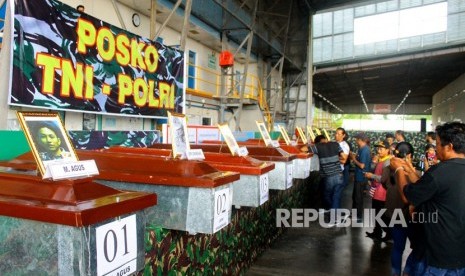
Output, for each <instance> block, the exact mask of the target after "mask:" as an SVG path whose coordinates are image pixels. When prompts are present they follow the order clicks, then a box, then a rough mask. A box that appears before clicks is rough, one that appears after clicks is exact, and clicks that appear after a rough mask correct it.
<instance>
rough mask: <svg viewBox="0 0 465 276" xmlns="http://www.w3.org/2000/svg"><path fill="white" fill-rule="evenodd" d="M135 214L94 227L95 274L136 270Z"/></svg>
mask: <svg viewBox="0 0 465 276" xmlns="http://www.w3.org/2000/svg"><path fill="white" fill-rule="evenodd" d="M136 226H137V225H136V215H132V216H129V217H126V218H123V219H121V220H116V221H114V222H111V223H108V224H105V225H102V226H100V227H97V228H96V229H95V231H96V233H95V236H96V238H95V239H96V247H97V276H100V275H115V276H116V275H130V274H131V273H133V272H136V270H137V262H136V259H137V230H136V229H137V228H136Z"/></svg>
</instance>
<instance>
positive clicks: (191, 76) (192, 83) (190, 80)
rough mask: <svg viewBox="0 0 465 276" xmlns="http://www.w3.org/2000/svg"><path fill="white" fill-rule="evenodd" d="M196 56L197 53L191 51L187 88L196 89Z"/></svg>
mask: <svg viewBox="0 0 465 276" xmlns="http://www.w3.org/2000/svg"><path fill="white" fill-rule="evenodd" d="M195 56H196V53H195V52H192V51H189V60H188V62H189V64H188V69H187V74H188V75H187V88H190V89H195Z"/></svg>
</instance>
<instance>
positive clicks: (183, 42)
mask: <svg viewBox="0 0 465 276" xmlns="http://www.w3.org/2000/svg"><path fill="white" fill-rule="evenodd" d="M191 10H192V0H186V8H185V10H184V22H183V26H182V32H181V39H180V41H179V45H180V48H181V50H182V51H184V49H185V48H186V37H187V32H188V31H189V17H190V15H191Z"/></svg>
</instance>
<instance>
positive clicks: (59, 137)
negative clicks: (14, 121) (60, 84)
mask: <svg viewBox="0 0 465 276" xmlns="http://www.w3.org/2000/svg"><path fill="white" fill-rule="evenodd" d="M17 115H18V119H19V121H20V123H21V127H22V128H23V130H24V133H25V135H26V138H27V140H28V143H29V145H30V147H31V150H32V153H33V155H34V158H35V160H36V161H37V165H38V167H39V170H40V172H41V174H42V175H45V174H46V169H47V167H48V166H49V165H50V164H51V163H56V162H70V161H78V158H77V155H76V153H75V151H74V148H73V145H72V144H71V141H70V140H69V138H68V135H67V133H66V130H65V127H64V126H63V123H62V122H61V120H60V116H59V115H58V113H53V112H50V113H46V112H22V111H19V112H17Z"/></svg>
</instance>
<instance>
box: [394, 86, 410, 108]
mask: <svg viewBox="0 0 465 276" xmlns="http://www.w3.org/2000/svg"><path fill="white" fill-rule="evenodd" d="M411 92H412V91H411V90H409V91H407V93H406V94H405V96H404V98H403V99H402V101H401V102H400V104H399V105H398V106H397V107H396V109H394V113H396V112H397V110H398V109H399V108H400V107H401V106H402V105H403V104H404V103H405V100H407V98H408V95H410V93H411Z"/></svg>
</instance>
